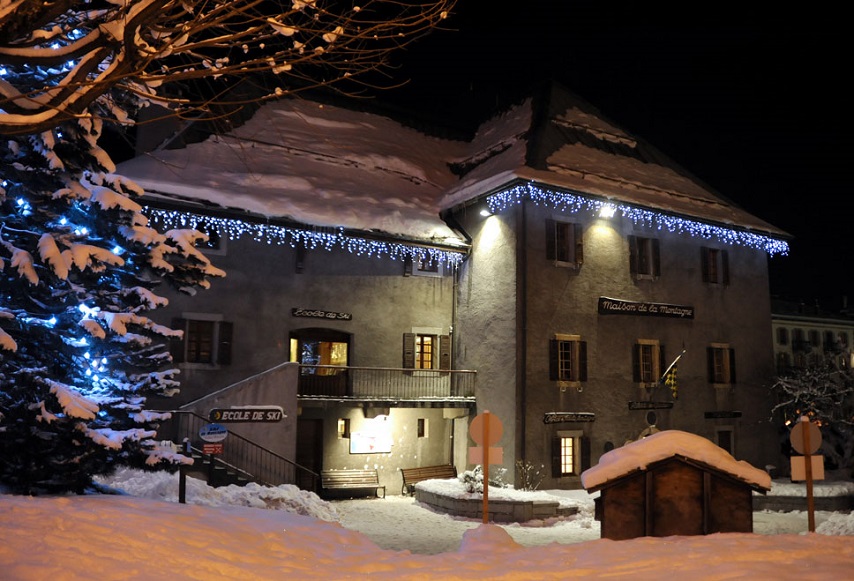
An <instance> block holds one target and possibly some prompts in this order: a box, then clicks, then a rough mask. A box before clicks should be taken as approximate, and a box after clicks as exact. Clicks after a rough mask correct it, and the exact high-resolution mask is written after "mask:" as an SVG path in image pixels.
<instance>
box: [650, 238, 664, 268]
mask: <svg viewBox="0 0 854 581" xmlns="http://www.w3.org/2000/svg"><path fill="white" fill-rule="evenodd" d="M650 246H651V247H652V256H651V257H650V258H651V260H652V276H654V277H659V276H661V244H660V242H659V240H658V238H653V239H652V240H651V244H650Z"/></svg>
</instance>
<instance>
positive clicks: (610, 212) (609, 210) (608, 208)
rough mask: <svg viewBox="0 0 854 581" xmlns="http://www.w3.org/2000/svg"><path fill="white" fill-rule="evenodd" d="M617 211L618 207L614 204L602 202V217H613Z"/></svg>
mask: <svg viewBox="0 0 854 581" xmlns="http://www.w3.org/2000/svg"><path fill="white" fill-rule="evenodd" d="M616 213H617V207H616V206H615V205H614V204H602V207H601V208H599V217H601V218H613V217H614V214H616Z"/></svg>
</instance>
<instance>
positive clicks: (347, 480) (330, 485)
mask: <svg viewBox="0 0 854 581" xmlns="http://www.w3.org/2000/svg"><path fill="white" fill-rule="evenodd" d="M320 482H321V487H322V488H323V489H324V490H373V491H374V494H376V495H377V498H379V496H380V490H382V491H383V496H382V497H383V498H385V486H382V485H381V484H380V477H379V475H378V474H377V471H376V469H374V470H321V472H320Z"/></svg>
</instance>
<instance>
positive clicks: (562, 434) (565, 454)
mask: <svg viewBox="0 0 854 581" xmlns="http://www.w3.org/2000/svg"><path fill="white" fill-rule="evenodd" d="M589 447H590V446H589V440H588V439H586V438H584V437H583V432H582V431H581V430H558V432H557V433H556V434H555V437H554V438H553V440H552V476H554V477H555V478H561V477H564V476H577V475H579V474H581V473H582V472H583V471H584V470H585V469H586V468H587V467H588V465H589V463H590V459H589V456H590V450H589Z"/></svg>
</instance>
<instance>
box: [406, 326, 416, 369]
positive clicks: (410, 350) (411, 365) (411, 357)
mask: <svg viewBox="0 0 854 581" xmlns="http://www.w3.org/2000/svg"><path fill="white" fill-rule="evenodd" d="M403 368H404V369H415V333H404V334H403Z"/></svg>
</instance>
